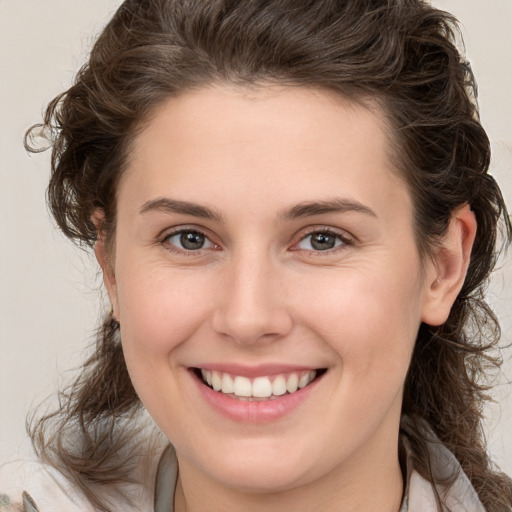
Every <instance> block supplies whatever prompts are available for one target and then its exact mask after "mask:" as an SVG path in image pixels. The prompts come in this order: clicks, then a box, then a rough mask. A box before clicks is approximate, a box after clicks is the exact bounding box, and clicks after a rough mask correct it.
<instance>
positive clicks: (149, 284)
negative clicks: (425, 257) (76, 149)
mask: <svg viewBox="0 0 512 512" xmlns="http://www.w3.org/2000/svg"><path fill="white" fill-rule="evenodd" d="M389 145H390V143H389V140H388V139H387V137H386V126H385V124H384V122H383V119H382V118H381V116H380V115H379V114H378V113H376V112H373V113H372V112H370V111H369V110H367V109H364V108H363V107H361V106H358V105H356V104H354V103H351V102H350V101H348V100H346V99H344V98H342V97H340V96H338V95H336V94H335V93H332V92H326V91H322V90H313V89H307V88H300V87H299V88H282V89H278V88H268V87H267V88H262V89H253V90H246V89H240V88H233V87H232V88H228V87H221V86H218V87H211V88H204V89H202V90H198V91H195V92H191V93H189V94H186V95H183V96H180V97H177V98H173V99H170V100H169V101H168V102H167V103H166V104H165V105H163V106H162V107H161V108H159V109H158V110H157V111H156V113H155V115H154V117H153V118H152V120H151V121H150V122H149V124H148V126H147V127H146V128H145V129H144V131H143V132H142V133H140V134H139V135H138V137H137V139H136V141H135V145H134V148H133V153H132V155H131V160H130V163H129V166H128V169H127V170H126V172H125V174H124V175H123V178H122V180H121V183H120V186H119V190H118V218H117V222H118V224H117V232H116V239H115V248H114V254H113V256H112V266H113V274H112V275H110V277H109V273H108V272H107V273H106V279H107V286H108V287H109V290H110V295H111V298H112V300H113V303H114V308H115V314H116V316H117V317H118V319H119V321H120V324H121V335H122V343H123V348H124V353H125V357H126V362H127V365H128V369H129V372H130V376H131V378H132V380H133V384H134V386H135V389H136V390H137V393H138V394H139V396H140V398H141V400H142V402H143V404H144V405H145V407H146V408H147V410H148V411H149V413H150V414H151V416H152V417H153V418H154V420H155V421H156V422H157V424H158V425H159V427H160V428H161V430H162V431H163V432H164V433H165V434H166V435H167V437H168V438H169V439H170V440H171V441H172V443H173V444H174V445H175V447H176V450H177V453H178V456H179V460H180V470H181V471H182V473H183V474H186V473H187V472H188V473H189V474H196V475H201V476H202V477H204V478H206V479H210V480H211V481H215V482H217V483H218V482H220V483H222V484H224V485H226V486H230V487H235V488H239V489H245V490H255V491H275V490H284V489H290V488H293V487H295V486H299V485H303V484H308V483H311V482H314V481H315V480H317V479H322V478H325V477H329V476H330V475H333V474H335V473H344V472H345V473H347V474H348V473H349V472H350V471H355V470H364V468H368V467H370V466H369V465H370V464H373V465H377V466H378V465H379V464H380V461H381V460H382V461H385V460H388V457H389V455H390V454H394V457H395V458H396V449H397V436H398V422H399V416H400V408H401V401H402V390H403V384H404V380H405V377H406V372H407V369H408V365H409V361H410V358H411V353H412V350H413V345H414V341H415V337H416V334H417V330H418V327H419V325H420V322H421V321H422V316H423V312H424V308H425V307H426V301H427V299H426V296H427V294H426V293H425V290H426V288H427V286H428V283H426V280H425V275H427V276H428V275H429V271H428V268H427V271H426V272H422V267H421V263H420V257H419V254H418V250H417V247H416V245H415V239H414V232H413V220H412V204H411V198H410V195H409V193H408V190H407V187H406V185H405V184H404V182H403V181H402V180H401V179H400V178H399V177H398V176H397V174H396V173H395V172H394V171H393V169H392V166H391V163H390V160H389V158H388V149H389ZM205 379H206V380H208V381H211V383H212V385H213V386H214V387H215V389H211V387H210V386H209V385H208V384H207V383H205V382H204V380H205ZM311 379H312V380H311ZM219 386H223V388H222V389H221V390H218V388H219ZM302 386H304V387H302ZM269 395H270V396H269ZM392 456H393V455H392Z"/></svg>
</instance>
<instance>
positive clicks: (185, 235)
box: [164, 229, 214, 251]
mask: <svg viewBox="0 0 512 512" xmlns="http://www.w3.org/2000/svg"><path fill="white" fill-rule="evenodd" d="M164 242H166V243H168V244H170V245H171V246H173V247H176V248H177V249H181V250H183V251H199V250H201V249H209V248H211V247H213V246H214V244H213V243H212V242H211V241H210V240H209V239H208V238H207V237H206V236H205V235H204V234H203V233H201V232H200V231H195V230H193V229H182V230H180V231H175V232H174V233H170V234H169V235H167V236H166V237H165V238H164Z"/></svg>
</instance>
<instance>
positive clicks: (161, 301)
mask: <svg viewBox="0 0 512 512" xmlns="http://www.w3.org/2000/svg"><path fill="white" fill-rule="evenodd" d="M149 268H150V269H151V270H149V271H144V270H143V269H144V266H141V269H140V270H137V269H133V268H131V269H130V271H129V272H126V273H123V272H120V273H119V277H118V282H119V284H118V286H117V294H118V302H119V310H120V323H121V329H122V340H123V347H124V349H125V352H126V354H127V358H128V357H129V356H130V354H131V353H132V352H133V353H134V354H140V355H142V359H143V360H148V359H151V358H152V357H158V356H162V355H165V354H167V353H169V352H170V351H171V350H173V349H174V348H176V347H177V346H178V345H180V344H181V343H182V342H183V341H185V340H186V339H187V338H190V337H191V336H192V335H193V333H194V331H195V330H196V329H197V326H198V324H200V323H201V319H203V318H205V317H206V316H207V315H208V311H207V310H208V305H209V304H211V303H212V302H211V300H209V298H208V297H207V291H208V289H209V286H208V285H207V283H205V282H204V279H201V278H200V277H199V276H196V277H194V278H192V279H191V276H190V274H187V272H186V271H185V272H184V273H180V272H171V271H169V269H165V268H154V267H149ZM142 359H139V361H141V363H142Z"/></svg>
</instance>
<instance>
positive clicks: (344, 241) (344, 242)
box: [161, 228, 354, 256]
mask: <svg viewBox="0 0 512 512" xmlns="http://www.w3.org/2000/svg"><path fill="white" fill-rule="evenodd" d="M184 233H192V234H196V235H201V236H203V237H204V238H205V240H207V241H208V242H209V243H210V244H212V246H213V247H214V248H218V245H217V244H215V243H214V242H212V241H211V240H210V238H209V237H208V235H206V234H205V233H204V232H203V231H201V230H200V229H195V228H181V229H178V230H176V231H172V232H170V233H166V234H165V235H164V236H163V237H162V239H161V243H162V244H165V245H166V248H167V250H169V251H171V252H174V253H177V254H180V255H185V256H200V255H202V253H203V249H204V248H203V247H201V248H199V249H197V250H188V249H185V248H179V247H177V246H176V245H174V244H171V243H170V242H169V240H170V239H171V238H173V237H175V236H178V235H182V234H184ZM315 234H323V235H327V236H331V237H334V238H335V239H337V240H339V241H341V244H339V245H337V246H335V247H333V248H332V249H326V250H312V249H302V251H305V252H307V253H310V254H314V255H315V256H323V255H329V254H333V253H335V252H338V251H339V250H343V248H344V247H346V246H350V245H354V240H353V239H351V238H350V237H348V236H347V235H346V234H344V233H340V232H339V231H336V230H334V229H330V228H315V229H312V230H310V231H308V232H307V233H305V234H304V235H303V236H301V238H300V239H299V240H298V241H297V242H296V243H295V244H294V245H293V247H292V248H291V250H292V251H300V250H301V249H299V248H294V247H296V246H297V245H298V244H300V243H301V242H302V241H303V240H306V239H307V238H308V237H310V236H312V235H315ZM206 249H209V247H208V248H206Z"/></svg>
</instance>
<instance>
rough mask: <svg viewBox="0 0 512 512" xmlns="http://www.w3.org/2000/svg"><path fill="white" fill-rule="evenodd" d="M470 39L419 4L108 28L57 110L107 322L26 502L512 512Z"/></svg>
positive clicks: (55, 418) (197, 7) (48, 506)
mask: <svg viewBox="0 0 512 512" xmlns="http://www.w3.org/2000/svg"><path fill="white" fill-rule="evenodd" d="M454 30H455V24H454V20H453V19H452V18H451V17H450V16H449V15H447V14H446V13H442V12H440V11H437V10H435V9H433V8H432V7H430V6H428V5H426V4H424V3H423V2H420V1H416V0H403V1H396V2H388V1H383V0H382V1H378V0H375V1H364V2H361V1H357V2H355V1H346V2H331V1H321V2H318V1H316V2H302V1H301V2H298V1H294V0H273V1H269V0H266V1H263V0H261V1H256V0H255V1H248V2H231V1H227V0H225V1H220V0H219V1H213V2H204V1H195V2H190V1H186V0H175V1H170V0H147V1H145V2H136V1H132V0H128V1H127V2H125V3H124V4H123V5H122V6H121V7H120V8H119V10H118V11H117V13H116V15H115V16H114V18H113V19H112V21H111V22H110V23H109V25H108V26H107V27H106V28H105V30H104V31H103V33H102V34H101V36H100V37H99V39H98V41H97V43H96V45H95V47H94V48H93V50H92V52H91V56H90V60H89V62H88V64H87V65H86V66H85V67H84V68H83V69H82V70H81V72H80V73H79V75H78V76H77V79H76V81H75V84H74V85H73V87H71V88H70V89H69V90H68V91H67V92H66V93H64V94H63V95H61V96H59V97H58V98H56V99H55V100H54V101H53V102H52V103H51V104H50V106H49V107H48V110H47V113H46V117H45V123H44V127H45V128H46V129H49V130H50V131H51V138H52V143H53V161H52V177H51V181H50V187H49V203H50V207H51V209H52V212H53V214H54V216H55V218H56V220H57V222H58V224H59V226H60V227H61V229H62V230H63V232H64V233H65V234H66V235H67V236H68V237H70V238H71V239H73V240H75V241H78V242H80V243H84V244H87V245H89V246H90V247H91V248H94V251H95V254H96V257H97V259H98V262H99V264H100V266H101V268H102V270H103V276H104V282H105V287H106V290H107V292H108V295H109V298H110V301H111V303H112V311H111V313H110V314H109V315H108V316H107V318H106V319H105V322H104V325H103V328H102V329H101V330H100V333H99V337H98V350H97V352H96V353H95V354H94V356H93V357H92V358H91V359H90V360H89V361H88V362H87V363H86V364H85V365H84V371H83V372H82V374H81V375H80V376H79V378H78V379H77V381H76V382H75V384H74V385H73V386H72V388H71V389H70V390H69V392H68V394H67V395H66V397H65V399H64V403H63V407H62V408H61V409H60V410H59V411H56V412H55V413H54V414H50V415H48V416H46V417H44V418H42V419H41V420H40V421H39V422H38V423H36V424H34V425H33V428H32V437H33V440H34V445H35V447H36V450H37V452H38V454H39V456H40V458H41V461H42V462H43V463H45V465H44V466H41V467H38V468H37V469H36V470H35V471H37V473H38V478H39V479H41V481H42V482H43V483H42V484H40V485H41V487H40V488H39V489H40V490H38V489H35V490H32V488H31V487H32V486H33V485H35V484H34V480H32V479H31V478H27V480H26V485H25V484H24V490H26V493H25V494H23V501H24V507H25V509H26V510H38V509H39V510H40V511H41V512H44V510H56V509H61V510H73V509H77V510H93V509H98V510H130V509H133V510H153V509H154V510H157V511H170V510H175V511H177V512H181V511H184V510H189V511H203V510H222V511H229V510H251V511H259V510H265V511H272V510H279V511H288V510H297V509H298V508H300V509H301V510H329V511H330V510H332V511H337V510H383V511H387V510H389V511H398V510H401V511H402V510H403V511H405V510H410V511H411V512H416V511H424V510H425V511H426V510H436V509H438V510H453V511H455V510H467V511H470V510H471V511H480V510H489V511H491V510H492V511H494V510H499V511H506V510H510V508H511V506H512V484H511V482H510V479H509V478H508V477H506V476H505V475H503V474H501V473H499V472H497V471H495V469H494V468H493V467H492V465H491V462H490V460H489V459H488V457H487V454H486V451H485V443H484V439H483V436H482V433H481V420H482V412H481V411H482V404H483V402H484V400H485V398H486V394H485V392H486V388H485V386H484V385H483V384H482V382H483V381H482V378H483V377H484V372H485V370H486V369H487V368H488V367H489V366H493V365H497V364H498V363H497V361H496V360H495V359H493V357H492V352H490V350H491V349H492V348H493V347H494V345H495V344H496V342H497V336H496V331H497V323H496V320H495V318H494V316H493V314H492V312H491V311H490V310H489V308H488V306H487V305H486V303H485V301H484V300H483V296H482V293H483V286H484V284H485V281H486V279H487V277H488V275H489V272H490V270H491V269H492V267H493V265H494V261H495V257H496V236H497V228H498V222H499V219H500V217H502V218H503V219H506V218H507V217H506V209H505V205H504V202H503V199H502V197H501V193H500V191H499V188H498V186H497V185H496V183H495V182H494V180H493V179H492V178H491V177H490V175H488V174H487V169H488V166H489V158H490V153H489V143H488V139H487V136H486V134H485V132H484V130H483V128H482V127H481V125H480V123H479V121H478V115H477V110H476V105H475V103H474V100H473V95H474V92H475V91H474V81H473V76H472V74H471V71H470V69H469V67H468V65H467V64H466V63H464V62H463V61H461V57H460V55H459V54H458V52H457V50H456V48H455V45H454V43H453V38H454V34H453V32H454ZM29 143H30V141H29ZM507 233H508V236H509V237H510V236H511V230H510V224H507ZM146 412H147V413H149V416H150V417H151V420H149V418H147V417H146ZM153 422H154V423H153ZM154 424H156V426H157V427H158V430H157V429H155V427H154V426H153V425H154ZM169 441H170V443H171V445H170V444H169ZM57 470H58V471H57ZM53 480H55V481H53ZM38 485H39V484H38ZM369 489H371V492H368V490H369ZM3 500H4V503H5V506H6V507H7V506H10V505H8V504H7V503H8V502H12V501H13V500H12V499H11V498H9V497H7V496H5V497H4V498H3ZM14 500H15V498H14Z"/></svg>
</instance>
